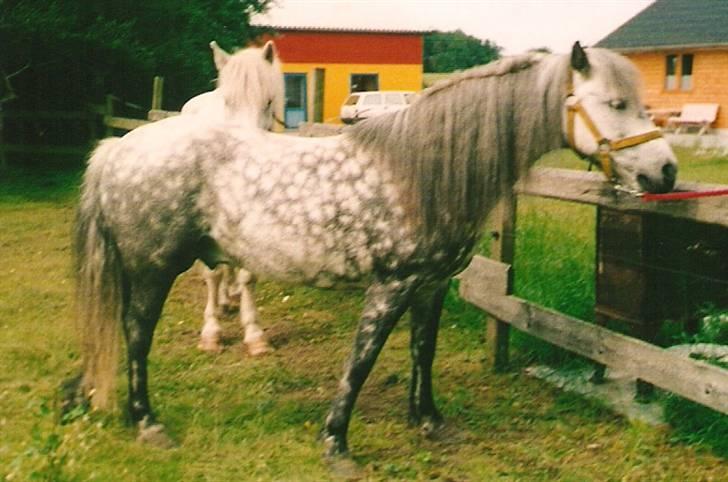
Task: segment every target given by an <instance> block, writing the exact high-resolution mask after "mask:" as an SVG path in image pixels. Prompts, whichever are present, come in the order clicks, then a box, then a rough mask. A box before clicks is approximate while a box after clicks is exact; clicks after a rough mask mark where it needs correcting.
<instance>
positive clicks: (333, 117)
mask: <svg viewBox="0 0 728 482" xmlns="http://www.w3.org/2000/svg"><path fill="white" fill-rule="evenodd" d="M317 68H318V69H324V70H325V72H326V73H325V83H324V122H329V123H340V122H341V119H340V118H339V111H340V109H341V104H343V103H344V101H345V100H346V98H347V97H348V96H349V77H350V75H351V74H379V89H380V90H411V91H419V90H421V89H422V65H412V64H409V65H391V64H386V65H374V64H360V65H356V64H292V63H291V64H289V63H286V64H283V66H282V70H283V73H285V74H307V77H306V82H307V96H308V102H307V110H308V121H309V122H311V121H313V108H314V93H315V88H314V87H315V86H314V71H315V70H316V69H317Z"/></svg>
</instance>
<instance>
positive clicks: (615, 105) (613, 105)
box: [609, 99, 627, 110]
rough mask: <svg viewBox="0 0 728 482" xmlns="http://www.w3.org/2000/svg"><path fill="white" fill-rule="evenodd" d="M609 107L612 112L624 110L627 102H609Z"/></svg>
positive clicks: (615, 100) (620, 100)
mask: <svg viewBox="0 0 728 482" xmlns="http://www.w3.org/2000/svg"><path fill="white" fill-rule="evenodd" d="M609 107H611V108H612V109H614V110H625V109H626V108H627V101H626V100H624V99H614V100H610V101H609Z"/></svg>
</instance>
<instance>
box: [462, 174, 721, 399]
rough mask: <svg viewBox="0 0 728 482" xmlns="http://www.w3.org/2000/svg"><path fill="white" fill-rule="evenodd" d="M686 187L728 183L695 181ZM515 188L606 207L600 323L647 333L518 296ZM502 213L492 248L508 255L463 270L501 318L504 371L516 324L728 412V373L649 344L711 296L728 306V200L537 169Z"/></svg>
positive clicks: (601, 215)
mask: <svg viewBox="0 0 728 482" xmlns="http://www.w3.org/2000/svg"><path fill="white" fill-rule="evenodd" d="M678 187H679V189H682V190H688V191H705V190H714V189H716V188H719V187H722V188H725V186H711V185H706V184H695V183H683V184H681V185H680V186H678ZM516 194H527V195H533V196H541V197H548V198H553V199H560V200H565V201H573V202H578V203H584V204H590V205H594V206H596V207H597V233H595V234H596V236H597V259H596V260H595V262H596V263H597V267H596V268H597V269H596V270H595V274H596V277H597V280H596V281H597V282H596V286H597V295H596V298H597V299H596V306H595V319H596V320H597V322H598V323H599V324H606V322H607V321H611V320H619V321H622V322H626V323H627V324H628V325H630V326H632V327H633V330H632V331H633V333H634V334H636V335H637V336H638V337H639V338H643V339H638V338H634V337H631V336H627V335H624V334H620V333H617V332H614V331H611V330H609V329H607V328H605V327H603V326H600V325H599V324H592V323H587V322H584V321H581V320H578V319H575V318H572V317H569V316H566V315H564V314H561V313H558V312H555V311H553V310H548V309H545V308H542V307H540V306H537V305H536V304H534V303H531V302H528V301H526V300H523V299H520V298H517V297H515V296H513V295H512V279H513V271H512V268H511V266H510V265H511V264H512V262H513V257H514V237H515V222H516V221H515V213H516ZM499 216H500V221H499V223H500V226H499V234H500V236H498V239H499V242H498V244H497V245H496V246H495V248H496V249H495V253H494V254H493V256H494V258H498V259H499V261H495V260H492V259H486V258H483V257H480V256H476V258H475V259H474V260H473V263H472V264H471V265H470V267H468V269H467V270H465V271H464V272H463V273H462V274H461V275H460V280H461V281H460V294H461V296H462V297H463V298H464V299H466V300H467V301H469V302H471V303H473V304H475V305H476V306H478V307H480V308H481V309H483V310H484V311H486V312H487V313H489V314H490V315H491V316H493V317H494V320H493V322H491V323H488V338H489V341H490V343H491V347H492V349H493V352H492V354H491V357H492V363H493V365H494V367H495V368H496V369H503V368H504V367H505V365H506V363H507V360H508V333H509V332H508V330H509V327H510V326H514V327H516V328H518V329H519V330H522V331H524V332H526V333H529V334H531V335H533V336H536V337H539V338H542V339H544V340H546V341H548V342H550V343H552V344H554V345H557V346H560V347H562V348H565V349H567V350H570V351H573V352H575V353H578V354H580V355H582V356H585V357H587V358H590V359H592V360H594V361H595V362H598V363H600V364H603V365H606V366H608V367H613V368H615V369H619V370H620V371H623V372H626V373H628V374H630V375H633V376H634V377H635V378H637V379H640V380H644V381H646V382H649V383H651V384H654V385H656V386H658V387H660V388H663V389H665V390H669V391H671V392H673V393H676V394H678V395H681V396H683V397H685V398H688V399H691V400H693V401H696V402H698V403H701V404H703V405H705V406H708V407H711V408H713V409H715V410H718V411H720V412H723V413H727V414H728V370H724V369H722V368H720V367H717V366H714V365H710V364H708V363H705V362H702V361H698V360H694V359H691V358H686V357H684V356H680V355H677V354H675V353H671V352H669V351H668V350H665V349H663V348H660V347H658V346H655V345H652V344H650V343H648V341H649V340H651V339H652V338H653V337H654V334H655V332H656V330H657V329H658V328H659V323H660V322H662V321H663V320H665V319H668V318H670V319H677V320H685V321H688V322H689V321H690V316H691V315H692V314H693V313H694V312H695V310H696V309H697V307H698V306H699V305H700V304H701V303H703V302H706V301H711V302H713V303H715V304H716V305H717V306H721V307H728V264H727V263H728V197H727V196H723V197H711V198H702V199H695V200H690V201H674V202H659V203H645V202H642V201H641V200H640V199H639V198H636V197H634V196H632V195H629V194H626V193H622V192H617V191H614V190H613V189H612V188H611V187H610V186H608V185H606V184H605V183H604V181H603V178H602V176H601V174H599V173H588V172H580V171H570V170H564V169H536V170H534V171H533V173H532V174H531V175H530V176H529V177H528V178H527V179H524V180H523V181H521V182H519V183H518V184H517V185H516V188H515V193H513V194H511V195H509V196H507V197H506V198H505V199H504V200H503V201H502V203H501V206H500V210H499ZM644 339H647V341H645V340H644ZM644 391H646V390H645V388H644V386H643V387H642V392H644ZM639 392H640V389H639V388H638V393H639Z"/></svg>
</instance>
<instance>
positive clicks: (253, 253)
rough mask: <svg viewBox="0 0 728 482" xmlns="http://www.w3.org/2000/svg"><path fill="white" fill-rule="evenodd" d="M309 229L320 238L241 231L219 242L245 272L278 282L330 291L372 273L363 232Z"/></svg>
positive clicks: (273, 229) (283, 229)
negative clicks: (331, 287) (336, 285)
mask: <svg viewBox="0 0 728 482" xmlns="http://www.w3.org/2000/svg"><path fill="white" fill-rule="evenodd" d="M309 229H310V230H312V231H314V232H317V233H318V234H319V236H312V235H311V234H310V233H301V232H295V230H293V229H292V228H291V226H270V225H268V226H265V225H258V226H256V227H255V228H254V229H246V228H245V227H243V228H242V229H241V230H240V231H238V233H237V236H236V239H232V238H231V239H229V240H228V241H227V242H226V241H225V240H222V242H221V246H222V248H223V250H225V251H226V252H228V253H229V254H230V255H232V256H233V257H234V258H236V259H237V261H238V262H240V264H241V265H242V266H244V267H245V268H246V269H248V270H250V271H252V272H254V273H256V274H258V275H260V276H263V277H271V278H275V279H278V280H281V281H289V282H296V283H306V284H311V285H315V286H322V287H329V286H333V285H335V284H340V283H350V282H355V281H358V280H360V279H362V278H365V277H367V275H368V274H369V273H371V271H372V267H373V262H374V256H375V253H374V252H373V250H372V249H371V247H370V246H369V243H368V242H367V240H366V236H365V235H364V233H363V232H360V233H356V232H349V233H346V234H344V233H337V232H336V231H335V230H331V229H329V230H324V229H323V228H321V229H316V226H309ZM232 236H234V235H232Z"/></svg>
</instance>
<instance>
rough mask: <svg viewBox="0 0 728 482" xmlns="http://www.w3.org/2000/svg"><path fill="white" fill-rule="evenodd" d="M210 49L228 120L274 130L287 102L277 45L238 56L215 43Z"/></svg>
mask: <svg viewBox="0 0 728 482" xmlns="http://www.w3.org/2000/svg"><path fill="white" fill-rule="evenodd" d="M210 48H211V49H212V52H213V57H214V59H215V66H216V67H217V70H218V89H219V90H220V92H221V93H222V96H223V99H224V101H225V109H226V111H227V116H228V118H229V119H231V120H233V121H235V122H237V123H239V124H245V123H252V124H254V125H256V126H258V127H260V128H261V129H266V130H272V129H273V126H274V123H275V121H276V120H277V118H276V114H277V113H278V112H282V111H283V99H284V94H283V74H282V73H281V65H280V61H279V59H278V52H277V50H276V47H275V45H274V44H273V41H268V42H267V43H266V44H265V45H264V46H263V47H262V48H254V47H253V48H247V49H243V50H239V51H237V52H235V53H234V54H229V53H227V52H225V51H224V50H223V49H221V48H220V47H219V46H218V45H217V43H216V42H214V41H213V42H211V43H210ZM279 122H280V121H279Z"/></svg>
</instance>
